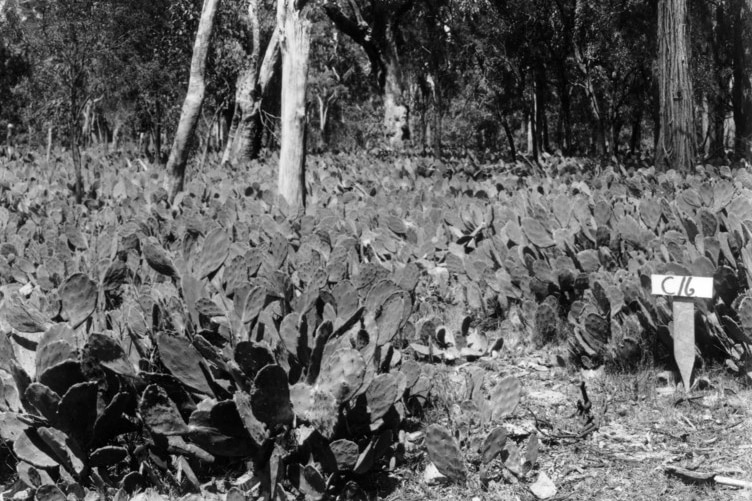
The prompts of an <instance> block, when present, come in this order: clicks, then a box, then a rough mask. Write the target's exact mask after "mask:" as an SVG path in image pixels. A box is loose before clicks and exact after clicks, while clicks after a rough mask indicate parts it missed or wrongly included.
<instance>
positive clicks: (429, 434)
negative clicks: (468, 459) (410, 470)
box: [426, 424, 466, 482]
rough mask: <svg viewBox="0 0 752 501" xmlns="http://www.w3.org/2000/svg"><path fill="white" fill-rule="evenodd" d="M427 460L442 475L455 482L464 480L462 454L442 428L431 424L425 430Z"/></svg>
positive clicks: (447, 432)
mask: <svg viewBox="0 0 752 501" xmlns="http://www.w3.org/2000/svg"><path fill="white" fill-rule="evenodd" d="M426 449H427V450H428V458H429V459H430V460H431V462H432V463H433V464H434V465H435V466H436V469H438V470H439V472H440V473H441V474H442V475H445V476H447V477H449V478H450V479H452V480H453V481H455V482H462V481H464V480H465V476H466V471H465V464H464V461H463V460H462V453H461V452H460V448H459V446H458V445H457V442H456V441H455V440H454V437H452V434H451V433H449V431H448V430H447V429H446V428H444V427H443V426H440V425H437V424H432V425H431V426H429V427H428V429H427V430H426Z"/></svg>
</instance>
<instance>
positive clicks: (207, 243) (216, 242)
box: [196, 228, 230, 278]
mask: <svg viewBox="0 0 752 501" xmlns="http://www.w3.org/2000/svg"><path fill="white" fill-rule="evenodd" d="M229 252H230V239H229V238H228V237H227V233H225V231H224V230H223V229H222V228H215V229H214V230H212V231H210V232H209V233H208V234H207V235H206V237H205V238H204V243H203V245H202V246H201V252H200V254H199V257H198V262H197V263H196V274H197V275H198V277H199V278H204V277H207V276H209V275H211V274H212V273H214V272H215V271H217V270H218V269H219V267H220V266H222V264H224V262H225V259H227V255H228V253H229Z"/></svg>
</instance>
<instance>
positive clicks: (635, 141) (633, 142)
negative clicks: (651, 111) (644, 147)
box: [629, 106, 642, 155]
mask: <svg viewBox="0 0 752 501" xmlns="http://www.w3.org/2000/svg"><path fill="white" fill-rule="evenodd" d="M641 142H642V107H640V106H637V110H636V111H635V113H634V116H633V118H632V133H631V134H630V136H629V153H630V154H631V155H634V154H635V153H639V152H640V150H641V147H640V146H641V144H640V143H641Z"/></svg>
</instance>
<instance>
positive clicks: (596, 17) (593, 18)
mask: <svg viewBox="0 0 752 501" xmlns="http://www.w3.org/2000/svg"><path fill="white" fill-rule="evenodd" d="M256 4H257V5H258V7H257V9H258V16H259V19H260V30H259V34H258V37H259V38H260V40H258V41H256V40H253V38H254V36H253V30H251V29H249V27H248V23H247V15H248V14H247V9H248V2H247V1H245V0H225V1H223V2H221V4H220V11H219V14H218V17H217V21H216V29H215V30H214V33H213V35H212V42H211V50H210V53H209V59H208V63H207V76H206V86H207V87H206V88H207V90H206V100H205V102H204V105H203V111H202V119H201V120H200V123H199V129H200V133H199V136H198V137H199V138H200V141H199V144H200V145H201V146H202V147H203V148H204V151H206V150H209V149H213V150H215V151H220V152H221V151H222V150H223V148H224V145H225V143H226V142H227V141H228V130H229V128H230V124H231V121H232V116H233V111H234V110H235V109H236V107H235V99H236V94H237V93H236V91H237V85H238V81H239V80H238V77H239V74H240V72H241V71H242V70H243V66H244V61H245V60H246V59H247V58H248V57H249V54H252V50H251V48H252V47H253V44H256V43H258V44H260V46H261V47H262V49H261V55H263V47H265V46H266V44H267V43H268V41H269V39H270V37H271V33H272V31H273V30H274V26H275V23H276V19H275V9H276V7H275V3H274V2H271V1H268V0H266V1H261V2H256ZM313 7H314V8H313V13H312V20H313V23H314V24H313V29H312V37H313V39H312V53H311V54H312V56H311V64H310V70H309V73H310V75H309V80H308V82H309V83H308V89H307V103H308V104H307V122H308V129H309V134H310V135H311V137H310V138H309V140H308V142H307V145H308V148H309V149H310V148H316V149H319V150H325V149H333V150H353V149H362V148H372V147H374V146H377V147H378V146H380V145H388V144H390V143H389V142H387V139H389V138H391V139H396V140H398V143H399V144H397V143H395V142H394V141H392V142H391V144H392V146H395V145H397V146H399V147H409V148H413V149H414V150H418V151H432V152H434V153H436V154H440V153H441V151H442V149H443V150H444V151H445V152H446V151H449V152H458V150H462V151H466V150H468V149H470V150H475V151H476V153H490V154H492V155H495V154H502V155H506V154H511V155H516V154H517V153H526V154H529V155H532V156H536V157H537V155H540V154H542V153H545V152H548V153H554V152H557V151H560V152H562V153H563V154H572V155H607V156H612V155H625V154H632V155H636V154H639V153H641V152H645V153H648V154H650V153H652V151H653V148H654V146H655V143H656V141H657V140H658V132H659V129H660V113H659V110H658V108H659V99H658V96H659V92H658V85H657V75H658V71H657V66H658V60H657V57H658V8H657V5H656V2H651V1H649V0H622V1H618V2H614V1H608V2H606V1H603V0H555V1H553V2H551V1H547V0H398V1H395V0H373V1H368V2H366V1H363V0H325V1H320V2H317V3H315V5H314V6H313ZM200 13H201V2H199V1H196V0H180V1H177V2H173V1H166V0H156V1H146V0H121V1H113V0H98V1H93V2H92V1H88V0H87V1H84V0H58V1H51V0H6V1H5V2H3V4H2V15H1V16H0V17H1V20H0V23H2V29H1V30H0V67H2V70H3V71H2V72H0V100H2V101H1V102H2V106H1V107H0V123H1V124H7V123H13V124H15V125H17V126H22V127H19V128H18V130H23V131H28V135H29V137H28V139H29V141H31V142H34V141H36V142H38V143H42V142H43V140H44V137H45V134H44V131H45V130H46V129H47V128H48V127H56V129H55V130H57V131H58V132H59V133H60V139H61V140H62V143H63V144H68V145H69V146H70V144H69V143H70V142H78V143H82V144H84V145H86V144H90V143H97V144H105V143H106V144H117V142H118V141H119V140H122V139H125V140H131V141H132V143H133V144H136V143H138V144H140V145H141V148H142V153H144V154H147V155H149V156H150V158H151V159H152V160H155V161H164V160H165V158H166V151H165V150H166V148H167V145H169V144H170V142H171V135H172V134H174V130H175V126H176V123H177V118H178V115H179V110H180V105H181V102H182V98H183V96H184V93H185V89H186V87H187V80H188V69H189V66H190V58H191V47H192V43H193V37H194V35H195V30H196V27H197V23H198V18H199V16H200ZM688 32H689V36H690V42H689V51H690V58H689V59H690V60H689V67H690V70H691V81H692V82H691V83H692V88H693V89H694V90H693V95H692V96H689V97H688V98H691V102H692V104H693V105H694V115H695V116H694V118H695V122H696V124H697V126H696V130H695V131H693V132H694V134H695V135H696V143H697V146H698V149H699V151H698V153H699V154H700V155H701V156H704V157H707V158H708V159H712V158H717V159H722V160H723V161H725V160H727V159H728V156H729V155H731V156H734V157H744V156H747V157H748V156H749V155H750V153H749V151H750V146H749V144H750V139H749V137H750V134H752V126H751V125H750V120H751V119H752V118H751V117H752V111H751V110H752V97H751V95H750V94H752V91H751V90H750V88H751V84H750V66H752V64H751V63H750V58H751V57H752V56H750V53H749V52H750V49H749V47H752V16H751V15H750V5H749V2H748V1H747V0H719V1H714V2H710V1H708V0H690V1H689V2H688ZM258 64H260V62H259V63H258ZM277 64H279V63H277ZM279 87H280V77H279V68H276V70H275V76H274V77H273V78H272V80H271V83H270V88H269V89H267V90H265V96H264V101H263V105H262V107H261V108H262V111H261V113H260V116H261V118H260V120H261V123H262V125H263V130H262V131H261V132H259V138H260V139H259V140H258V141H259V142H258V144H259V145H262V146H266V147H271V148H274V147H276V145H277V144H278V138H279V130H278V129H279V123H278V117H279V104H280V103H279V91H280V89H279ZM390 120H392V121H393V122H394V123H395V124H396V125H394V124H393V125H389V121H390ZM390 127H392V128H395V127H396V129H395V130H394V131H390V130H386V129H389V128H390ZM74 129H75V130H74ZM397 129H398V130H397ZM65 131H67V132H65ZM397 136H399V137H397ZM252 156H253V155H252Z"/></svg>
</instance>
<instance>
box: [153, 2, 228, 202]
mask: <svg viewBox="0 0 752 501" xmlns="http://www.w3.org/2000/svg"><path fill="white" fill-rule="evenodd" d="M218 4H219V0H204V6H203V9H202V11H201V19H200V20H199V24H198V32H197V33H196V42H195V43H194V45H193V56H192V58H191V72H190V77H189V80H188V92H187V94H186V95H185V102H184V103H183V109H182V111H181V112H180V122H178V130H177V132H176V133H175V140H174V141H173V143H172V149H171V150H170V158H169V159H168V160H167V177H166V178H165V188H166V189H167V193H168V194H169V198H170V201H172V200H174V199H175V196H176V195H177V194H178V193H179V192H180V191H182V190H183V186H184V184H185V165H186V163H187V162H188V153H189V151H190V149H189V143H190V141H191V139H192V138H193V134H194V132H195V130H196V123H197V122H198V118H199V112H200V111H201V105H202V104H203V102H204V91H205V88H206V85H205V83H204V73H205V70H206V55H207V53H208V51H209V40H210V39H211V32H212V28H213V26H214V15H215V14H216V13H217V5H218ZM157 156H158V157H159V156H160V152H159V151H157Z"/></svg>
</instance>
